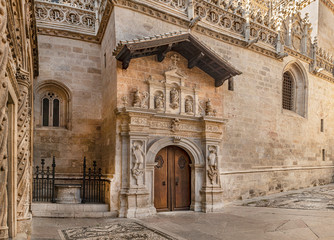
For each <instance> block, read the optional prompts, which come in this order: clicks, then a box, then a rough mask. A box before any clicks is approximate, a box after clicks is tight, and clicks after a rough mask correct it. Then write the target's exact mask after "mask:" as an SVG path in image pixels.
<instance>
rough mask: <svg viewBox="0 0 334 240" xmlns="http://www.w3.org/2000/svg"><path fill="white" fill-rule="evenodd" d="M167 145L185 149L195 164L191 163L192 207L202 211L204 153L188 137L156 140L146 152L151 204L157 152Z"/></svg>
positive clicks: (147, 182)
mask: <svg viewBox="0 0 334 240" xmlns="http://www.w3.org/2000/svg"><path fill="white" fill-rule="evenodd" d="M167 146H177V147H180V148H182V149H183V150H185V151H186V152H187V153H188V155H189V157H190V159H191V162H192V163H193V164H191V205H190V209H191V210H194V211H202V198H201V193H200V191H201V189H202V186H203V183H204V179H203V178H204V177H205V174H204V167H205V162H204V155H203V151H202V149H201V148H200V146H199V145H197V144H196V143H194V142H192V141H191V140H189V139H186V138H176V137H166V138H162V139H159V140H158V141H156V142H154V143H153V144H152V145H151V146H150V147H149V148H148V151H147V154H146V166H147V168H146V176H147V177H146V185H147V186H148V188H149V191H150V194H151V195H150V199H151V205H152V206H153V205H154V166H155V165H156V162H155V157H156V155H157V153H158V152H159V151H160V150H161V149H163V148H164V147H167Z"/></svg>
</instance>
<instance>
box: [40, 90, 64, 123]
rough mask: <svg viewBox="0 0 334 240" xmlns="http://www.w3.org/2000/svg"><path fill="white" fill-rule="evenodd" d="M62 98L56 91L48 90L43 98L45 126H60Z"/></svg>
mask: <svg viewBox="0 0 334 240" xmlns="http://www.w3.org/2000/svg"><path fill="white" fill-rule="evenodd" d="M60 102H61V98H60V97H59V96H58V95H57V94H55V93H54V92H47V93H45V94H44V96H43V98H42V118H43V126H44V127H46V126H49V127H51V126H52V127H59V126H60V125H59V124H60V111H61V110H60V107H61V106H60Z"/></svg>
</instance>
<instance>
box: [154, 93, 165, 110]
mask: <svg viewBox="0 0 334 240" xmlns="http://www.w3.org/2000/svg"><path fill="white" fill-rule="evenodd" d="M154 104H155V109H157V110H162V109H163V108H164V95H163V94H162V93H159V94H158V95H156V96H155V103H154Z"/></svg>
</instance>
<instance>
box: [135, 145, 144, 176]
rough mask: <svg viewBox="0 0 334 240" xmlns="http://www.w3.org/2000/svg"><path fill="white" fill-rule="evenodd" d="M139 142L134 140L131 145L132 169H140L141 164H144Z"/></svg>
mask: <svg viewBox="0 0 334 240" xmlns="http://www.w3.org/2000/svg"><path fill="white" fill-rule="evenodd" d="M141 147H142V146H141V144H140V142H134V143H133V147H132V152H133V155H134V161H133V164H134V165H133V170H135V169H142V165H143V164H144V156H145V153H144V152H143V150H142V149H141Z"/></svg>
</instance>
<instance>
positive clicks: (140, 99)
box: [133, 90, 149, 108]
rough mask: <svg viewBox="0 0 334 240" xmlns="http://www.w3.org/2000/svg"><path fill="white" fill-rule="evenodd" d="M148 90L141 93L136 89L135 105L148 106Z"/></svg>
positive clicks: (139, 106)
mask: <svg viewBox="0 0 334 240" xmlns="http://www.w3.org/2000/svg"><path fill="white" fill-rule="evenodd" d="M148 98H149V93H148V92H142V93H140V92H139V90H136V91H135V93H134V96H133V106H134V107H138V108H148Z"/></svg>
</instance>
